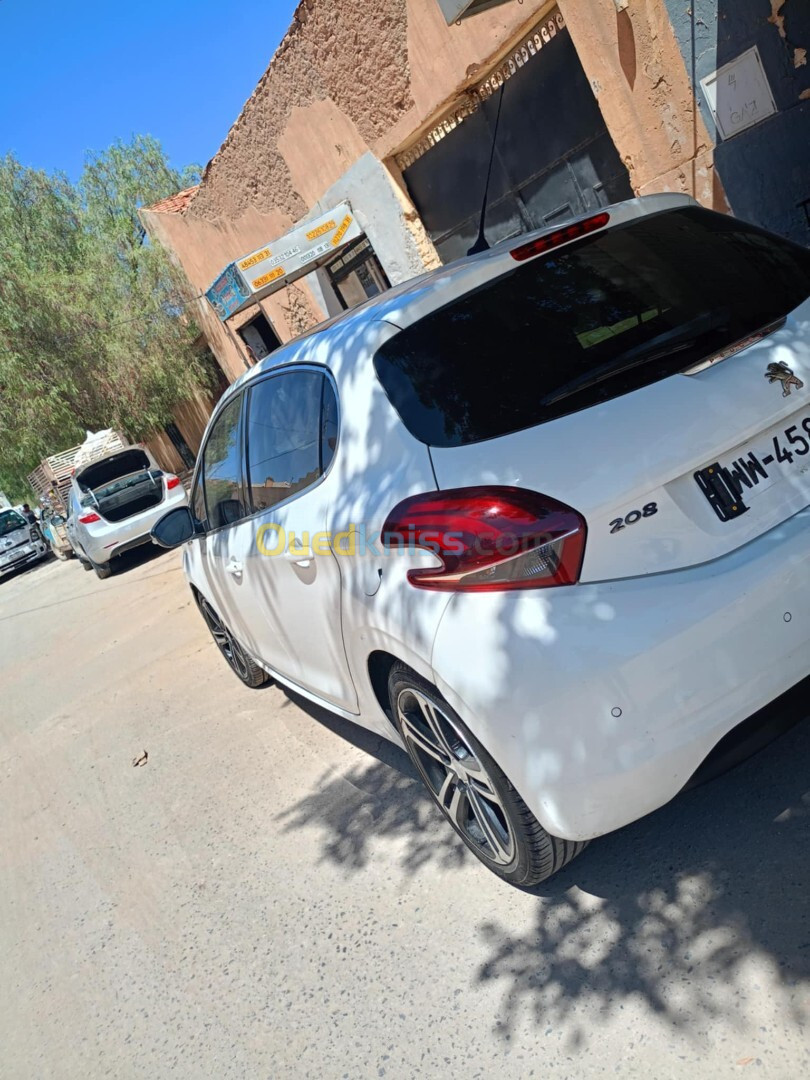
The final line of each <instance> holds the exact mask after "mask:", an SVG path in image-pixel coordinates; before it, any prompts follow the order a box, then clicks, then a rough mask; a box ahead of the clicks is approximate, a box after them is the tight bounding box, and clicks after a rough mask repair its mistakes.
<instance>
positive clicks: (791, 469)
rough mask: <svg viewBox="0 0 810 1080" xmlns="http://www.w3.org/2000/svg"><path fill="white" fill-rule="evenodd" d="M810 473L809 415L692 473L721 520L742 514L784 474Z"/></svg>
mask: <svg viewBox="0 0 810 1080" xmlns="http://www.w3.org/2000/svg"><path fill="white" fill-rule="evenodd" d="M807 472H810V414H808V415H806V416H802V417H800V418H799V419H798V420H797V421H796V423H795V424H790V425H789V426H788V427H786V428H784V429H782V430H781V431H778V432H777V433H776V434H775V435H772V436H764V438H763V440H762V442H761V443H759V445H757V447H756V448H755V449H753V450H746V451H743V452H738V454H737V455H736V456H735V457H733V458H732V457H728V458H725V459H723V460H722V461H719V462H715V464H714V465H709V466H707V468H705V469H701V470H700V472H698V473H696V474H695V479H696V480H697V482H698V485H699V486H700V488H701V490H702V491H703V493H704V495H705V496H706V498H707V499H708V500H709V502H710V503H711V504H712V506H713V507H714V509H715V512H716V513H717V515H718V517H719V518H720V519H721V520H722V521H727V520H729V518H732V517H736V516H737V515H738V514H739V513H744V512H745V509H746V507H747V505H748V503H749V502H750V501H751V499H754V498H756V497H757V496H758V495H759V494H760V493H761V492H763V491H767V490H768V488H770V487H773V485H774V484H776V483H778V482H779V481H780V480H781V479H782V478H783V477H784V476H786V475H789V474H791V473H793V474H801V473H807Z"/></svg>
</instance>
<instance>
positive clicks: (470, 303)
mask: <svg viewBox="0 0 810 1080" xmlns="http://www.w3.org/2000/svg"><path fill="white" fill-rule="evenodd" d="M808 296H810V251H808V250H807V249H805V248H802V247H799V246H798V245H795V244H792V243H790V242H788V241H786V240H781V239H780V238H778V237H776V236H773V235H771V234H770V233H766V232H763V231H762V230H760V229H757V228H755V227H754V226H751V225H747V224H744V223H743V222H740V221H736V220H735V219H734V218H731V217H727V216H726V215H723V214H716V213H714V212H712V211H709V210H702V209H700V208H698V207H694V208H692V207H685V208H683V209H679V210H674V211H669V212H667V213H662V214H657V215H655V216H650V217H644V218H640V219H637V220H635V221H633V222H631V223H629V224H627V225H622V226H617V227H616V228H613V229H608V230H606V231H604V232H601V233H598V234H595V235H594V236H592V237H589V238H587V239H585V240H582V241H579V242H578V243H575V244H572V245H570V246H568V247H566V248H563V249H561V250H560V251H559V252H558V253H556V254H551V255H547V256H545V257H539V258H537V259H533V260H531V261H530V262H528V263H523V264H521V265H520V266H518V267H516V268H515V269H514V270H512V271H510V272H509V273H507V274H504V275H503V276H501V277H499V278H497V279H496V280H494V281H491V282H488V283H487V284H486V285H483V286H481V287H479V288H478V289H476V290H474V291H473V292H470V293H467V294H466V295H465V296H463V297H461V298H460V299H458V300H454V301H453V302H452V303H450V304H447V305H446V306H445V307H442V308H440V309H439V310H437V311H435V312H433V313H431V314H430V315H428V316H426V317H425V318H423V319H421V320H420V321H419V322H417V323H414V325H413V326H410V327H407V328H406V329H404V330H403V331H402V332H401V333H400V334H397V335H396V337H394V338H392V339H391V340H390V341H388V342H387V343H386V344H385V345H384V346H383V347H382V348H381V349H380V350H379V351H378V352H377V354H376V356H375V361H374V363H375V368H376V371H377V376H378V378H379V379H380V381H381V383H382V384H383V387H384V388H385V391H386V393H387V394H388V396H389V398H390V400H391V402H392V404H393V405H394V407H395V408H396V410H397V412H398V413H399V415H400V417H401V418H402V420H403V422H404V423H405V425H406V427H407V428H408V429H409V431H410V432H411V433H412V434H413V435H414V436H415V437H416V438H417V439H419V440H421V441H422V442H424V443H428V444H429V445H431V446H437V447H448V446H462V445H464V444H467V443H473V442H478V441H480V440H482V439H491V438H495V437H497V436H499V435H506V434H508V433H509V432H513V431H520V430H522V429H523V428H527V427H532V426H534V425H536V424H540V423H544V422H546V421H548V420H553V419H556V418H557V417H560V416H565V415H566V414H568V413H572V412H578V411H579V410H580V409H584V408H588V407H589V406H592V405H596V404H598V403H600V402H603V401H607V400H610V399H611V398H615V397H618V396H620V395H621V394H626V393H629V392H630V391H632V390H637V389H640V388H641V387H643V386H647V385H649V384H650V383H653V382H656V381H657V380H658V379H662V378H665V377H667V376H669V375H673V374H675V373H676V372H679V371H684V370H686V369H688V368H689V367H691V366H693V365H695V364H696V363H698V362H699V361H701V360H704V359H706V358H707V357H710V356H712V355H714V354H715V353H717V352H719V351H720V350H722V349H725V348H728V347H729V346H731V345H734V344H736V343H737V342H741V341H743V340H744V339H745V338H746V337H749V336H750V335H752V334H754V333H755V332H757V331H759V330H762V329H764V328H766V327H767V328H772V327H774V324H776V325H778V322H779V320H780V319H782V318H784V317H785V316H786V315H787V314H788V313H789V312H791V311H792V310H793V309H794V308H797V307H798V306H799V305H800V304H801V303H802V302H803V301H805V300H806V299H807V298H808Z"/></svg>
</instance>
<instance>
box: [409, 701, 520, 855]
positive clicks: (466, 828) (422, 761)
mask: <svg viewBox="0 0 810 1080" xmlns="http://www.w3.org/2000/svg"><path fill="white" fill-rule="evenodd" d="M397 713H398V718H399V725H400V731H401V733H402V737H403V739H404V740H405V742H406V744H407V746H408V749H409V750H410V752H411V755H412V756H413V758H414V759H415V760H416V762H417V764H418V765H419V768H420V771H421V772H422V775H423V777H424V778H425V780H426V782H427V784H428V786H429V788H430V790H431V792H432V793H433V796H434V798H435V799H436V801H437V802H438V804H439V806H440V807H441V808H442V810H443V811H444V813H445V814H446V815H447V817H448V818H449V819H450V821H451V822H452V823H453V825H454V826H455V827H456V829H458V831H459V832H460V833H461V834H462V835H463V836H464V837H465V838H466V839H467V841H468V842H469V843H470V844H471V845H472V846H473V847H474V848H476V850H477V851H478V852H479V853H480V855H481V856H483V858H484V859H486V860H488V861H489V862H492V863H495V864H496V865H497V866H509V865H510V864H511V863H512V862H513V861H514V858H515V853H516V846H515V837H514V834H513V832H512V828H511V826H510V824H509V819H508V817H507V814H506V811H505V810H504V806H503V803H502V802H501V799H500V798H499V796H498V794H497V789H496V787H495V785H494V783H493V781H492V780H491V779H490V777H489V775H488V773H487V771H486V769H485V768H484V766H483V765H482V764H481V762H480V760H479V759H478V757H477V756H476V754H475V753H474V751H473V750H472V749H471V747H470V746H469V744H468V742H467V740H466V738H465V737H464V736H463V735H462V734H461V732H460V731H459V730H458V728H457V727H456V726H455V725H454V724H453V722H452V720H451V719H450V718H449V716H448V715H447V714H446V713H445V712H444V711H443V710H442V709H441V708H440V707H439V706H438V705H437V704H436V703H435V702H434V701H431V700H430V699H429V698H428V697H426V696H425V695H424V694H422V693H421V692H420V691H418V690H416V689H413V688H410V687H409V688H407V689H405V690H402V691H400V694H399V697H398V698H397Z"/></svg>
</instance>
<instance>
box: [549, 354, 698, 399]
mask: <svg viewBox="0 0 810 1080" xmlns="http://www.w3.org/2000/svg"><path fill="white" fill-rule="evenodd" d="M696 344H697V338H690V339H689V340H688V341H680V342H678V344H677V345H668V346H667V347H666V348H665V349H657V350H656V351H655V352H651V353H645V354H644V355H643V356H640V357H639V358H638V359H637V360H631V361H630V362H629V363H626V364H619V366H618V367H616V366H615V364H605V365H604V366H603V367H601V368H597V369H596V371H595V372H594V371H589V372H588V374H587V375H580V376H579V378H577V379H571V381H570V382H567V383H565V384H564V385H563V386H560V387H558V388H557V389H556V390H555V391H554V393H553V394H547V395H546V396H545V397H544V398H541V399H540V404H541V405H555V404H556V403H557V402H558V401H564V400H565V398H568V397H573V395H574V394H579V393H581V392H582V391H583V390H589V389H590V388H591V387H592V386H597V385H598V384H599V383H602V382H606V381H607V380H608V379H613V378H615V377H616V376H617V375H623V374H624V373H625V372H627V371H632V370H633V369H634V368H637V367H641V365H642V364H651V363H654V362H655V361H656V360H663V359H664V357H666V356H673V355H674V354H675V353H679V352H683V351H684V350H685V349H691V348H693V347H694V346H695V345H696Z"/></svg>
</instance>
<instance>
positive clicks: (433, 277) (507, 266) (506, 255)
mask: <svg viewBox="0 0 810 1080" xmlns="http://www.w3.org/2000/svg"><path fill="white" fill-rule="evenodd" d="M697 205H698V203H697V202H696V201H695V200H694V199H693V198H692V197H691V196H689V195H678V194H672V193H663V194H660V195H643V196H639V197H638V198H635V199H627V200H625V201H624V202H620V203H614V204H612V205H611V206H606V207H603V208H599V209H598V210H597V211H594V210H590V211H588V213H586V214H580V215H578V216H576V217H573V218H570V219H567V220H566V221H560V222H555V224H554V225H553V226H550V227H548V228H545V229H537V230H536V231H535V232H531V233H521V235H520V236H517V237H511V238H510V239H508V240H504V241H502V242H501V243H499V244H496V245H494V246H493V247H492V248H490V249H489V250H488V251H484V252H481V253H479V254H477V255H468V256H466V257H464V258H461V259H457V260H456V261H455V262H451V263H448V264H447V265H445V266H441V267H439V268H438V269H436V270H431V271H428V272H427V273H425V274H421V275H419V276H418V277H415V278H411V279H410V280H408V281H406V282H403V283H402V284H400V285H395V286H394V287H393V288H391V289H388V290H387V291H386V292H384V293H380V294H379V295H378V296H374V297H372V298H371V299H370V300H367V301H366V302H365V303H363V304H360V305H358V306H357V307H354V308H351V309H350V310H349V311H344V312H342V313H341V314H340V315H336V316H334V317H333V318H331V319H328V320H326V321H325V322H322V323H319V324H318V325H317V326H314V327H312V329H311V330H308V331H306V333H304V334H302V335H300V336H299V337H297V338H294V339H293V340H292V341H290V342H287V343H286V344H285V345H282V346H281V347H280V348H278V349H276V350H275V351H274V352H273V353H271V354H270V356H268V357H266V358H265V359H264V360H261V361H260V362H259V363H258V364H256V365H255V366H254V367H252V368H250V369H249V370H248V371H246V372H245V373H244V374H243V375H241V376H240V377H239V378H238V379H237V380H236V381H235V382H234V383H233V384H232V385H231V386H230V387H229V388H228V390H227V391H226V392H225V395H224V398H223V400H224V399H225V398H228V397H230V396H231V395H232V393H236V392H237V391H238V389H240V388H241V387H243V386H244V385H245V383H246V382H249V381H252V380H253V379H254V378H256V377H258V376H260V375H262V374H265V373H267V372H269V371H273V370H275V369H277V368H279V367H282V366H284V365H287V364H291V363H295V362H301V361H304V360H313V359H318V356H317V354H318V353H320V354H323V350H322V349H321V348H317V349H316V348H315V346H316V345H317V346H321V345H322V344H323V339H324V337H325V336H326V337H329V336H343V334H344V333H346V332H352V333H357V332H362V330H363V327H364V326H371V325H372V324H374V323H378V322H388V323H389V324H391V325H392V326H395V327H397V328H399V329H403V328H404V327H406V326H410V325H411V324H412V323H414V322H416V321H418V320H419V319H420V318H423V317H424V316H425V315H426V314H428V313H429V312H430V311H435V310H436V309H437V308H440V307H443V306H444V305H445V304H448V303H450V302H451V301H452V300H455V299H457V298H458V297H459V296H462V295H464V294H465V293H467V292H470V291H472V290H473V289H475V288H477V287H478V286H480V285H482V284H484V283H486V282H487V281H489V280H492V279H494V278H497V277H500V276H501V275H502V274H504V273H506V272H507V271H509V270H512V269H515V267H516V265H517V264H516V263H515V261H514V259H512V258H511V252H512V250H514V249H515V248H516V247H522V246H524V245H525V244H529V243H531V242H532V241H533V240H536V239H539V238H540V237H544V236H549V235H551V234H552V233H554V232H556V231H557V230H559V229H560V228H563V227H564V226H567V225H571V224H574V223H576V222H578V221H585V220H587V219H588V218H591V217H593V216H595V214H596V213H599V214H601V213H606V214H608V215H609V222H608V224H607V225H606V226H605V227H604V228H606V229H611V228H615V227H617V226H619V225H623V224H627V223H628V222H629V221H632V220H634V219H636V218H641V217H648V216H650V215H651V214H659V213H663V212H666V211H669V210H677V209H681V208H683V207H687V206H697ZM599 231H600V232H601V231H602V229H600V230H599Z"/></svg>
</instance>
